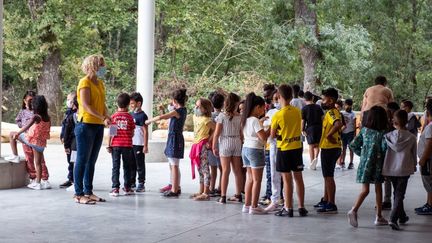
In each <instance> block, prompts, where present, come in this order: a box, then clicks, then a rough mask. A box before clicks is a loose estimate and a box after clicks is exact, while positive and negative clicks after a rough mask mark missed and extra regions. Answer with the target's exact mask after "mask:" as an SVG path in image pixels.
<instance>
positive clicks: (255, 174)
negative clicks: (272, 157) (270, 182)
mask: <svg viewBox="0 0 432 243" xmlns="http://www.w3.org/2000/svg"><path fill="white" fill-rule="evenodd" d="M263 170H264V168H254V169H251V172H252V180H253V184H252V202H251V205H252V207H253V208H256V207H258V200H259V194H260V190H261V180H262V175H263Z"/></svg>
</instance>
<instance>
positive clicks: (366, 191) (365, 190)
mask: <svg viewBox="0 0 432 243" xmlns="http://www.w3.org/2000/svg"><path fill="white" fill-rule="evenodd" d="M368 194H369V184H367V183H365V184H362V190H361V192H360V194H359V195H358V197H357V200H356V202H355V203H354V206H353V208H352V210H353V211H354V212H357V211H358V210H359V208H360V206H361V205H362V203H363V201H364V200H365V198H366V197H367V195H368Z"/></svg>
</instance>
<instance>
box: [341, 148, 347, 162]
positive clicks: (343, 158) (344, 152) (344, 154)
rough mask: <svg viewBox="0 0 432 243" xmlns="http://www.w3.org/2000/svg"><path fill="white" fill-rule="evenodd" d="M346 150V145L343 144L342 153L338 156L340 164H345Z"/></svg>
mask: <svg viewBox="0 0 432 243" xmlns="http://www.w3.org/2000/svg"><path fill="white" fill-rule="evenodd" d="M346 151H347V147H346V146H344V147H343V148H342V154H341V157H340V164H341V165H343V164H345V156H346Z"/></svg>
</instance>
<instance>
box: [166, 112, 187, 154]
mask: <svg viewBox="0 0 432 243" xmlns="http://www.w3.org/2000/svg"><path fill="white" fill-rule="evenodd" d="M175 111H176V112H177V113H178V114H179V115H180V117H179V118H177V117H172V118H171V119H170V123H169V127H168V140H167V144H166V148H165V155H166V157H167V158H176V159H183V156H184V147H185V143H184V137H183V127H184V124H185V121H186V116H187V110H186V108H184V107H182V108H179V109H176V110H175Z"/></svg>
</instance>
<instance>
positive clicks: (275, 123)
mask: <svg viewBox="0 0 432 243" xmlns="http://www.w3.org/2000/svg"><path fill="white" fill-rule="evenodd" d="M301 119H302V118H301V112H300V110H299V109H298V108H296V107H294V106H291V105H288V106H285V107H283V108H282V109H281V110H280V111H278V112H276V114H274V116H273V117H272V123H271V129H274V130H276V134H277V137H276V144H277V147H278V149H280V150H281V151H286V150H293V149H299V148H302V146H303V145H302V142H301Z"/></svg>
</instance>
